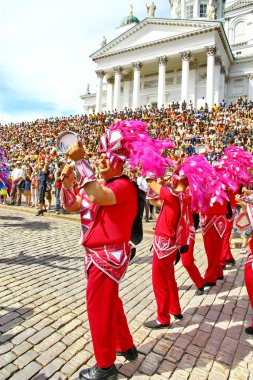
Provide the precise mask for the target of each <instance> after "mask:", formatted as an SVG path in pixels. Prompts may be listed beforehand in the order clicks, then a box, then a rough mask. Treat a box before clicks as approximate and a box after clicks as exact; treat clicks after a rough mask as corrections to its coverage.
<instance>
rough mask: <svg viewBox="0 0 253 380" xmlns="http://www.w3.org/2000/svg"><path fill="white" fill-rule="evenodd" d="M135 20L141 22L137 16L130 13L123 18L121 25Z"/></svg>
mask: <svg viewBox="0 0 253 380" xmlns="http://www.w3.org/2000/svg"><path fill="white" fill-rule="evenodd" d="M133 22H135V23H136V24H138V23H139V22H140V20H139V19H138V18H137V17H135V16H134V15H129V16H127V17H124V18H123V20H122V21H121V25H120V26H124V25H128V24H132V23H133Z"/></svg>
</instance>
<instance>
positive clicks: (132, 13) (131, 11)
mask: <svg viewBox="0 0 253 380" xmlns="http://www.w3.org/2000/svg"><path fill="white" fill-rule="evenodd" d="M133 15H134V6H133V4H130V16H133Z"/></svg>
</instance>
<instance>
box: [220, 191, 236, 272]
mask: <svg viewBox="0 0 253 380" xmlns="http://www.w3.org/2000/svg"><path fill="white" fill-rule="evenodd" d="M237 193H238V192H235V191H232V190H229V191H228V197H229V202H230V208H231V210H230V217H229V218H227V219H226V228H225V232H224V236H223V246H222V251H221V258H220V260H221V266H222V268H223V269H225V268H226V265H227V264H231V265H233V266H234V265H235V259H234V257H233V255H232V252H231V248H230V237H231V233H232V229H233V223H234V219H235V212H236V201H235V195H236V194H237Z"/></svg>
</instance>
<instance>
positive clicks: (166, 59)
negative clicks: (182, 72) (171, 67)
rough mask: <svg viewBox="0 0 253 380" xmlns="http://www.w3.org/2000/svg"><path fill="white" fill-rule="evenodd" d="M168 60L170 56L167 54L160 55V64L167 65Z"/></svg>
mask: <svg viewBox="0 0 253 380" xmlns="http://www.w3.org/2000/svg"><path fill="white" fill-rule="evenodd" d="M167 62H168V58H167V57H166V55H163V56H161V57H158V63H159V65H166V63H167Z"/></svg>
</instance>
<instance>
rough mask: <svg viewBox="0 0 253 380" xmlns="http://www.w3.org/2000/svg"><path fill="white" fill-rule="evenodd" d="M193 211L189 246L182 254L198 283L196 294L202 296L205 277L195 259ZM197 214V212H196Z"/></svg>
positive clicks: (195, 282)
mask: <svg viewBox="0 0 253 380" xmlns="http://www.w3.org/2000/svg"><path fill="white" fill-rule="evenodd" d="M192 214H193V213H192V212H191V213H190V240H189V247H188V250H187V251H186V252H184V253H183V254H182V255H181V260H182V264H183V266H184V267H185V269H186V270H187V272H188V274H189V276H190V278H191V280H192V281H193V282H194V284H195V285H196V288H197V290H196V293H195V294H196V295H197V296H201V295H203V294H204V283H205V281H204V278H203V277H202V276H201V274H200V272H199V269H198V267H197V265H196V264H195V259H194V245H195V227H194V223H193V215H192ZM196 215H197V214H196Z"/></svg>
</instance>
